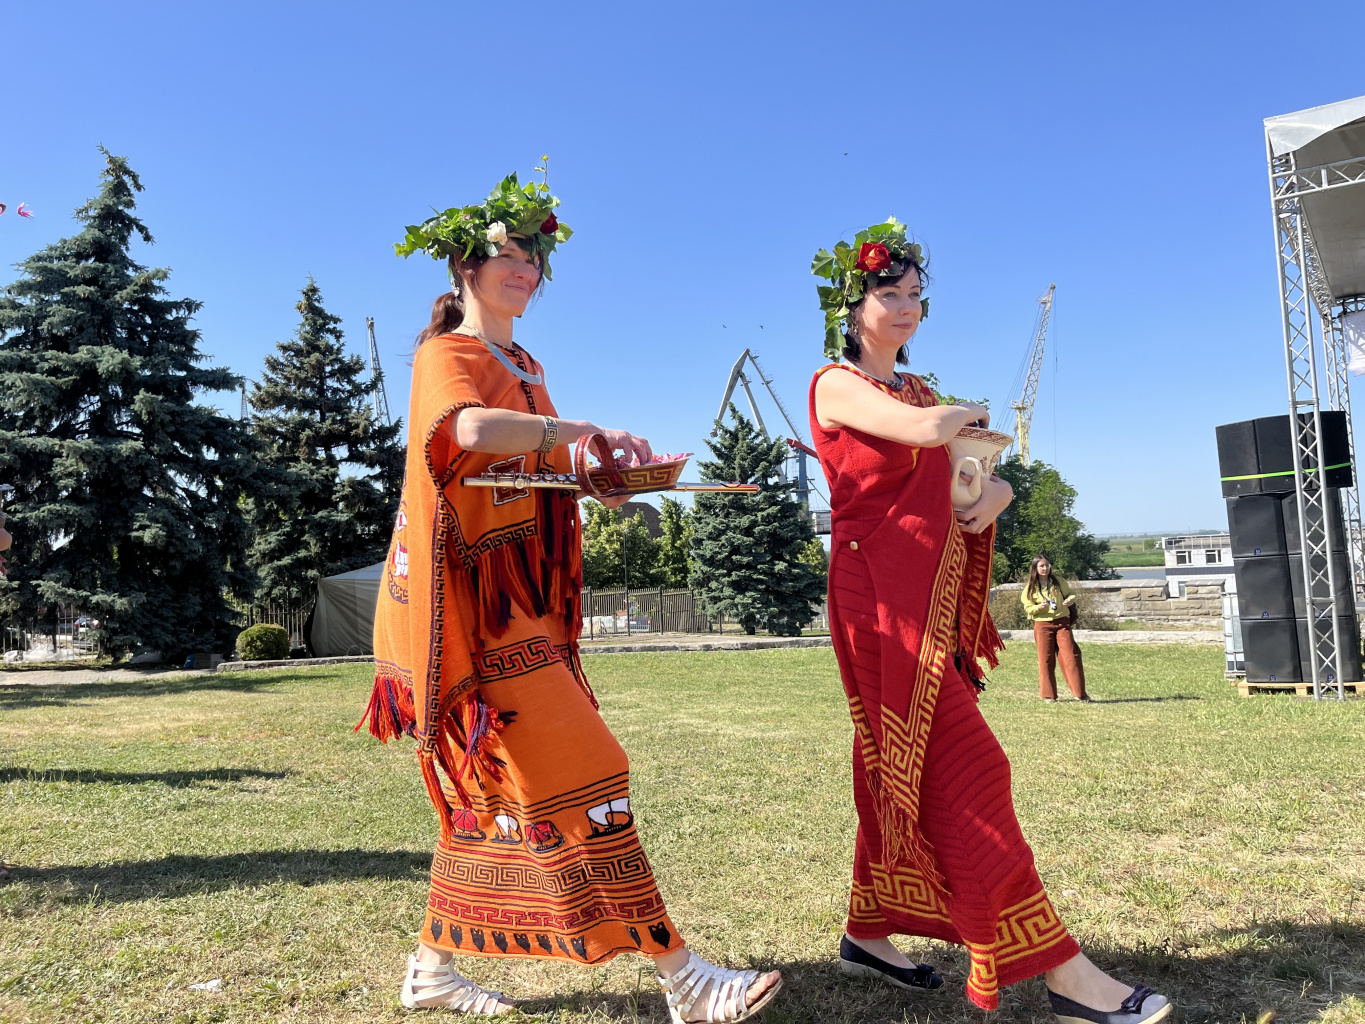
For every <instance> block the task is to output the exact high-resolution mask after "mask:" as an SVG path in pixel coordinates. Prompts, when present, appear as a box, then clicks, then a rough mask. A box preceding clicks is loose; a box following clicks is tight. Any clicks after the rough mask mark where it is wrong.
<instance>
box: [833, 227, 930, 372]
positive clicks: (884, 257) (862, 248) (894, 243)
mask: <svg viewBox="0 0 1365 1024" xmlns="http://www.w3.org/2000/svg"><path fill="white" fill-rule="evenodd" d="M906 264H909V265H910V266H913V267H917V268H918V269H920V270H924V269H925V268H926V267H928V265H929V259H928V257H926V256H925V255H924V247H923V246H921V245H920V244H919V243H918V242H910V241H907V240H906V237H905V225H904V224H902V223H901V222H900V221H898V220H896V218H895V217H888V218H887V219H886V223H884V224H873V225H872V226H871V227H870V228H867V229H865V230H863V231H859V232H858V234H857V235H856V236H854V239H853V244H852V245H849V244H848V243H847V242H845V241H842V240H841V241H840V242H839V243H838V244H837V245H835V247H834V252H832V253H831V252H828V251H826V250H824V249H821V250H820V251H819V252H817V253H816V254H815V259H814V260H812V261H811V265H810V272H811V273H812V274H814V275H816V276H817V277H823V278H825V279H826V280H827V281H829V282H830V283H829V284H828V285H818V286H817V287H816V289H815V290H816V291H817V292H819V293H820V308H821V309H822V310H824V312H825V355H826V356H828V357H829V358H830V359H834V360H837V359H839V358H840V357H841V356H842V355H843V353H844V332H845V331H846V330H847V329H848V313H849V309H850V308H851V307H852V306H853V305H854V304H855V303H856V302H858V300H859V299H861V298H862V297H863V294H864V293H865V292H866V290H867V277H868V275H869V274H875V275H876V276H877V277H899V276H900V275H901V274H904V273H905V271H906V269H907V267H906ZM920 308H921V309H922V310H923V313H922V314H921V317H922V318H927V317H928V316H929V300H928V299H921V300H920Z"/></svg>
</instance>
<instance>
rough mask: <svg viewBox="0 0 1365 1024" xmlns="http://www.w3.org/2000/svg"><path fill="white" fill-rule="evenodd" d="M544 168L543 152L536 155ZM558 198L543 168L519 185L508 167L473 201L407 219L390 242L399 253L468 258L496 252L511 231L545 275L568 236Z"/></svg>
mask: <svg viewBox="0 0 1365 1024" xmlns="http://www.w3.org/2000/svg"><path fill="white" fill-rule="evenodd" d="M542 160H543V161H544V166H541V167H537V168H536V170H537V171H545V170H546V167H548V165H549V158H548V157H542ZM558 205H559V199H558V198H556V197H555V196H552V195H550V185H549V174H548V172H546V180H545V181H543V182H539V183H537V182H528V183H527V184H525V185H521V184H520V183H519V182H518V181H517V176H516V173H515V172H513V173H512V174H509V175H508V176H507V177H505V178H503V179H502V181H501V182H500V183H499V184H498V186H497V188H495V189H493V191H492V192H490V193H488V198H487V199H485V200H484V201H483V202H482V203H480V204H478V205H477V206H456V207H452V208H451V209H449V210H446V211H445V212H444V213H438V214H436V216H434V217H432V218H430V219H429V220H426V221H423V222H422V223H421V224H409V225H408V229H407V237H406V238H404V239H403V241H401V242H399V243H397V244H396V245H395V246H394V247H393V248H394V252H396V253H397V254H398V255H399V256H402V257H403V258H404V259H406V258H407V257H409V256H411V255H412V254H413V253H415V252H424V253H426V254H427V255H428V256H430V257H431V258H432V259H436V260H444V259H447V258H449V257H451V256H458V257H459V258H460V259H469V257H470V256H472V255H474V254H475V253H482V254H483V255H485V256H489V257H492V256H496V255H497V254H498V253H499V252H500V251H501V249H502V247H503V246H504V245H506V244H507V239H508V238H509V237H510V236H512V235H521V236H523V237H524V238H525V239H526V240H527V243H528V246H527V247H528V248H529V249H530V252H531V255H532V256H533V257H536V258H538V259H539V260H540V269H541V273H543V274H544V275H545V277H546V279H547V280H548V279H549V278H550V276H551V275H550V253H552V252H554V250H555V246H556V245H557V244H559V243H560V242H566V241H568V240H569V236H570V235H572V234H573V230H572V229H571V228H570V227H569V225H567V224H563V223H561V222H560V220H559V218H557V217H556V216H555V212H554V211H555V207H557V206H558Z"/></svg>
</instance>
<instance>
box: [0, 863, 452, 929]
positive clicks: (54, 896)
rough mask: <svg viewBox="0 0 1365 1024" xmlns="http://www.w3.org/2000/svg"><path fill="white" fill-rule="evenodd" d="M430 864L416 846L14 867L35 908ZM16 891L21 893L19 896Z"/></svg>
mask: <svg viewBox="0 0 1365 1024" xmlns="http://www.w3.org/2000/svg"><path fill="white" fill-rule="evenodd" d="M430 869H431V854H430V853H425V852H424V853H417V852H414V851H412V850H261V851H257V852H253V853H231V854H222V855H219V856H216V857H194V856H171V857H162V858H160V859H158V860H133V861H121V862H118V863H115V864H102V865H87V864H76V865H62V866H56V867H48V868H30V867H25V866H24V865H22V864H11V865H9V870H10V881H9V887H14V886H26V887H28V888H29V891H28V893H26V894H22V893H21V894H20V895H19V901H20V902H21V903H27V904H30V905H33V906H39V905H42V904H44V903H54V902H56V903H84V902H87V901H89V900H91V899H92V898H93V899H97V900H98V901H99V902H102V903H103V902H107V903H132V902H137V901H140V900H155V899H176V898H178V897H181V896H192V895H196V894H199V893H211V892H221V891H223V890H225V889H245V888H250V887H253V886H260V885H275V884H278V883H285V884H289V885H305V886H306V885H323V884H326V883H331V882H352V881H360V880H364V879H371V878H387V879H393V880H399V879H411V880H413V881H422V880H425V878H426V876H427V872H428V871H429V870H430ZM8 895H9V896H10V897H11V898H13V895H14V894H13V893H10V894H8ZM418 909H419V908H418ZM418 909H414V910H413V913H414V914H416V913H418Z"/></svg>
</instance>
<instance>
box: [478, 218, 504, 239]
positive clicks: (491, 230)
mask: <svg viewBox="0 0 1365 1024" xmlns="http://www.w3.org/2000/svg"><path fill="white" fill-rule="evenodd" d="M483 237H484V238H486V239H488V241H490V242H492V243H493V244H494V245H506V244H507V225H506V224H504V223H503V222H502V221H500V220H495V221H494V222H493V223H492V224H490V225H488V231H487V232H486V233H485V234H484V236H483Z"/></svg>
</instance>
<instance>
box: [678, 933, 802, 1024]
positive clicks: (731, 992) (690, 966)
mask: <svg viewBox="0 0 1365 1024" xmlns="http://www.w3.org/2000/svg"><path fill="white" fill-rule="evenodd" d="M758 977H759V974H758V971H730V970H726V969H725V968H724V967H717V966H716V965H715V964H712V963H708V962H707V961H705V960H703V959H702V958H701V957H699V956H697V954H696V953H693V952H691V951H690V950H689V951H688V960H687V963H686V964H685V965H684V966H683V967H682V968H681V969H680V970H678V971H677V972H675V973H674V974H673V975H671V976H670V977H667V978H665V977H663V976H662V975H656V976H655V980H656V981H657V982H658V983H659V987H660V988H661V989H663V990H664V995H665V996H666V997H667V998H668V1012H669V1015H670V1016H671V1017H672V1019H673V1024H690V1022H689V1021H688V1018H687V1016H686V1015H687V1014H690V1013H691V1012H692V1008H693V1007H694V1006H696V1005H697V1003H698V1001H699V1000H702V999H704V1000H705V1001H706V1016H705V1017H703V1018H700V1019H701V1020H704V1021H711V1022H720V1021H723V1022H726V1024H737V1022H738V1021H742V1020H749V1019H750V1018H752V1017H756V1016H758V1014H760V1013H762V1012H763V1011H764V1010H765V1009H767V1007H768V1004H769V1003H771V1002H772V1001H773V997H774V996H776V995H777V992H778V990H779V989H780V988H781V987H782V979H781V978H780V977H779V978H778V979H777V981H776V983H775V984H774V985H773V987H772V988H770V989H768V991H766V992H764V993H763V997H762V998H761V999H759V1000H758V1002H756V1003H754V1005H753V1006H748V1005H746V1004H745V998H746V997H747V996H748V994H749V986H751V985H752V984H753V983H754V982H756V981H758ZM708 983H709V989H708Z"/></svg>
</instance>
